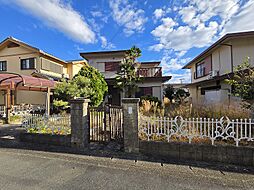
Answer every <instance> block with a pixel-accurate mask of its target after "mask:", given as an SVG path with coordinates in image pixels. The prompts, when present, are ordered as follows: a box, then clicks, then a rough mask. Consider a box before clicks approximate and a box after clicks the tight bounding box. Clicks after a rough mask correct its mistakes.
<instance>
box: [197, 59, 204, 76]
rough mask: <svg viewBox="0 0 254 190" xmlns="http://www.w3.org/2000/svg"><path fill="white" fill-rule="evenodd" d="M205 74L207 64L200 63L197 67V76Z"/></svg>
mask: <svg viewBox="0 0 254 190" xmlns="http://www.w3.org/2000/svg"><path fill="white" fill-rule="evenodd" d="M203 76H205V64H204V62H203V63H200V64H198V65H197V67H196V78H199V77H203Z"/></svg>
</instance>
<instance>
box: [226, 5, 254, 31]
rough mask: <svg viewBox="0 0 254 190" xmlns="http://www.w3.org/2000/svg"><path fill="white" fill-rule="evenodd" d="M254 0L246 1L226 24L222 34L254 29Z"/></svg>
mask: <svg viewBox="0 0 254 190" xmlns="http://www.w3.org/2000/svg"><path fill="white" fill-rule="evenodd" d="M253 18H254V1H253V0H251V1H249V2H248V3H246V4H245V5H244V6H243V7H242V8H241V9H240V11H239V13H238V14H236V15H234V16H233V17H232V18H231V19H230V20H229V21H228V22H227V23H226V24H225V26H224V28H223V30H222V34H225V33H228V32H240V31H250V30H254V23H253Z"/></svg>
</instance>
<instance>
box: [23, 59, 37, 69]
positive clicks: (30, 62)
mask: <svg viewBox="0 0 254 190" xmlns="http://www.w3.org/2000/svg"><path fill="white" fill-rule="evenodd" d="M20 62H21V69H22V70H25V69H34V68H35V58H29V59H21V61H20Z"/></svg>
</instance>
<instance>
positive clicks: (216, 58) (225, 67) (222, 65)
mask: <svg viewBox="0 0 254 190" xmlns="http://www.w3.org/2000/svg"><path fill="white" fill-rule="evenodd" d="M212 70H214V71H219V74H220V75H223V74H226V73H229V72H231V48H230V46H225V45H224V46H221V47H220V48H218V49H217V50H215V51H214V52H213V53H212Z"/></svg>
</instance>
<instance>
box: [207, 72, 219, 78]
mask: <svg viewBox="0 0 254 190" xmlns="http://www.w3.org/2000/svg"><path fill="white" fill-rule="evenodd" d="M217 76H219V71H217V70H213V71H210V73H209V78H214V77H217Z"/></svg>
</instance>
